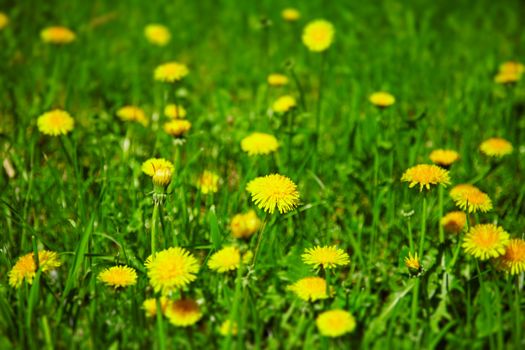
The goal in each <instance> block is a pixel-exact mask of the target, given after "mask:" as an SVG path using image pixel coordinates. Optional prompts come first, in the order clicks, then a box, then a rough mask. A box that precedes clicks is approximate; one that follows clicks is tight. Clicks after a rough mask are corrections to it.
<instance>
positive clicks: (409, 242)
mask: <svg viewBox="0 0 525 350" xmlns="http://www.w3.org/2000/svg"><path fill="white" fill-rule="evenodd" d="M407 226H408V244H409V247H410V251H411V252H413V251H414V238H413V236H412V223H411V221H410V217H408V220H407Z"/></svg>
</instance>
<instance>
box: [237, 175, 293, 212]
mask: <svg viewBox="0 0 525 350" xmlns="http://www.w3.org/2000/svg"><path fill="white" fill-rule="evenodd" d="M246 189H247V190H248V192H250V194H251V195H252V201H253V202H254V203H255V204H256V205H257V206H258V207H259V208H260V209H263V210H264V211H266V212H268V213H270V214H273V212H274V211H275V208H277V209H278V210H279V212H280V213H281V214H284V213H287V212H289V211H291V210H293V209H294V208H295V207H297V205H298V204H299V192H298V191H297V185H296V184H295V183H294V182H293V181H292V180H290V179H289V178H287V177H286V176H283V175H279V174H272V175H266V176H261V177H258V178H255V179H253V180H252V181H250V182H249V183H248V185H247V186H246Z"/></svg>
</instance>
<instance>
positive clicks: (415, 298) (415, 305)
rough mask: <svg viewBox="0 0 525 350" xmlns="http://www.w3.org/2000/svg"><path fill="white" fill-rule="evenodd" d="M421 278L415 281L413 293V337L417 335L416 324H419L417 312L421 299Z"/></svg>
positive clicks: (411, 328) (411, 322)
mask: <svg viewBox="0 0 525 350" xmlns="http://www.w3.org/2000/svg"><path fill="white" fill-rule="evenodd" d="M420 282H421V281H420V280H419V278H418V279H417V280H416V281H415V284H414V290H413V293H412V305H411V312H410V334H411V335H412V336H414V335H415V333H416V324H417V322H416V321H417V312H418V306H419V303H418V299H419V284H420Z"/></svg>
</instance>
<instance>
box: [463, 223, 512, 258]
mask: <svg viewBox="0 0 525 350" xmlns="http://www.w3.org/2000/svg"><path fill="white" fill-rule="evenodd" d="M508 244H509V234H508V233H507V232H505V230H503V228H501V227H499V226H496V225H493V224H479V225H476V226H474V227H472V228H471V229H470V231H469V232H468V233H467V234H466V235H465V238H464V239H463V244H462V245H461V246H462V247H463V249H465V252H466V253H467V254H470V255H472V256H474V257H476V258H478V259H480V260H487V259H489V258H496V257H498V256H500V255H503V254H505V247H506V246H507V245H508Z"/></svg>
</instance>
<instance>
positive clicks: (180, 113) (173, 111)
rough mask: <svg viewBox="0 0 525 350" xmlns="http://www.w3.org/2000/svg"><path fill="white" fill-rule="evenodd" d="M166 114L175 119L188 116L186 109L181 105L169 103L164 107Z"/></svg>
mask: <svg viewBox="0 0 525 350" xmlns="http://www.w3.org/2000/svg"><path fill="white" fill-rule="evenodd" d="M164 114H165V115H166V116H167V117H170V118H173V119H179V118H184V117H186V109H184V107H183V106H181V105H176V104H169V105H167V106H166V107H164Z"/></svg>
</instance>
